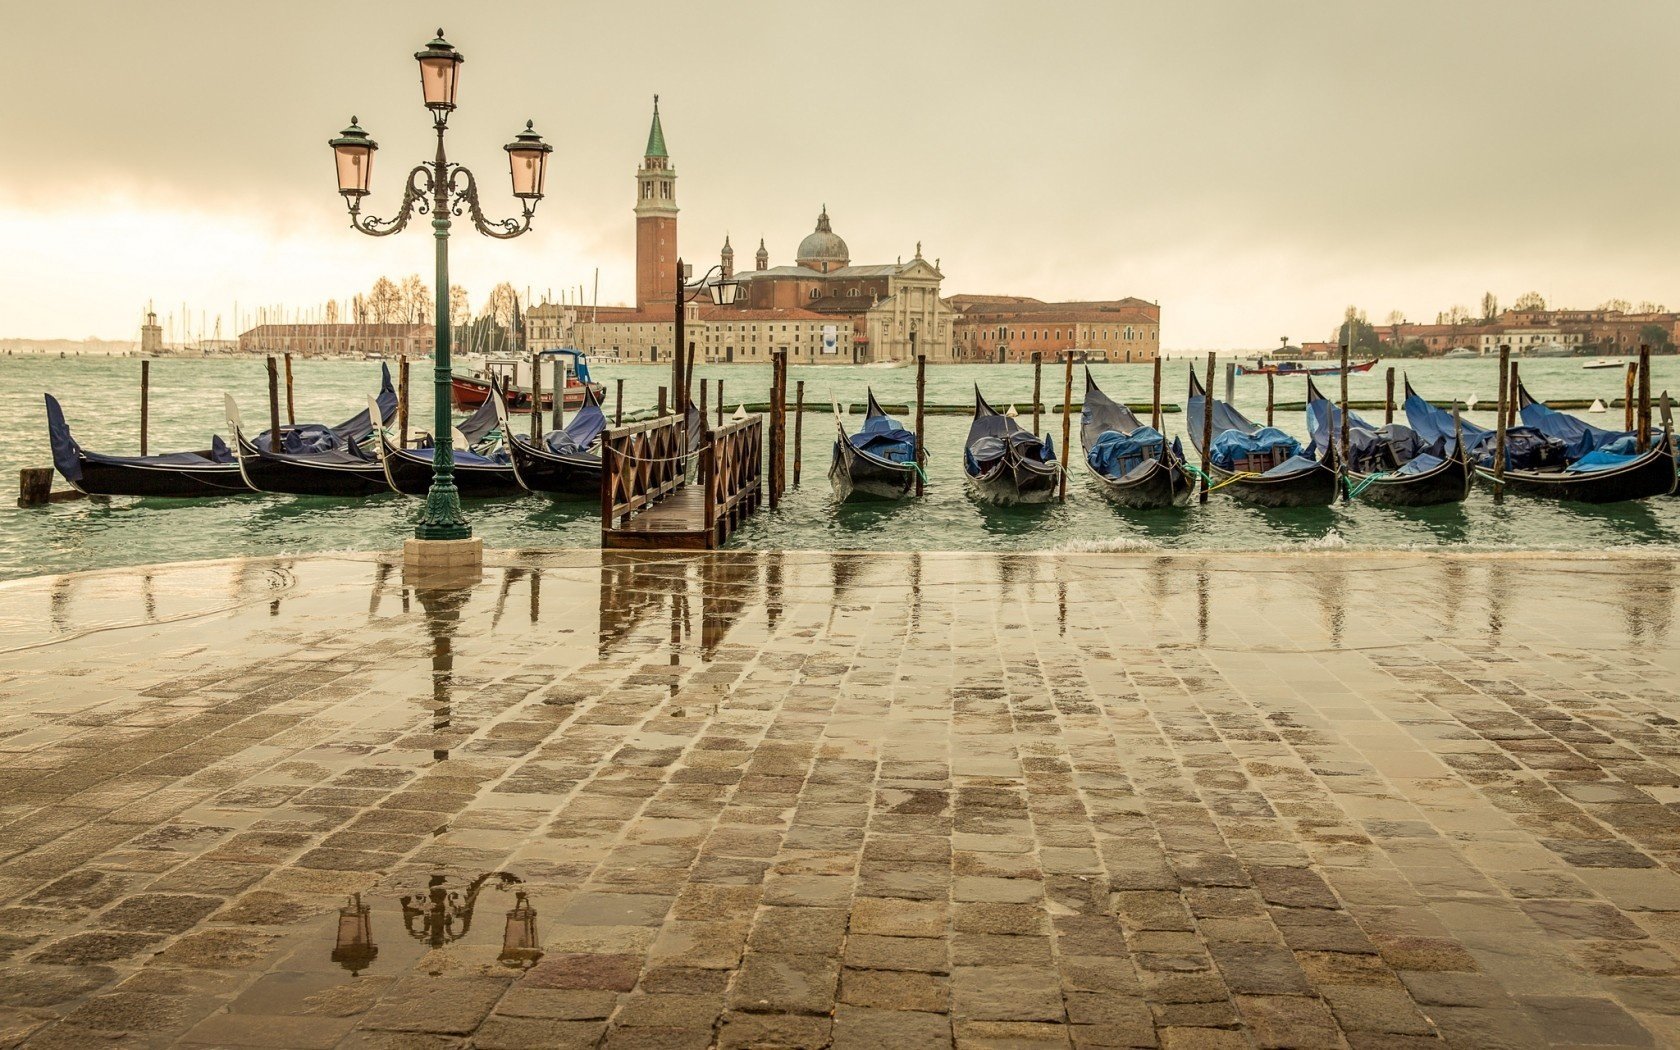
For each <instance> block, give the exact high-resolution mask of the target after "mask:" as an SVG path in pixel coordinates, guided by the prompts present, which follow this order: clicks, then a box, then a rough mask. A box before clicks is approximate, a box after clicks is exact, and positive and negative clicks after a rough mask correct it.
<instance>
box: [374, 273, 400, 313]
mask: <svg viewBox="0 0 1680 1050" xmlns="http://www.w3.org/2000/svg"><path fill="white" fill-rule="evenodd" d="M368 312H369V313H371V314H372V315H373V323H374V324H392V323H393V322H396V321H398V320H400V319H401V318H402V316H403V300H402V289H401V288H399V287H398V286H397V284H396V282H395V281H392V280H391V279H390V278H389V277H381V278H380V279H379V280H377V281H375V282H373V290H372V291H370V292H368Z"/></svg>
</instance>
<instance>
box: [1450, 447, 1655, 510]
mask: <svg viewBox="0 0 1680 1050" xmlns="http://www.w3.org/2000/svg"><path fill="white" fill-rule="evenodd" d="M1476 476H1477V477H1478V478H1480V479H1481V481H1482V483H1483V484H1486V485H1488V486H1493V485H1494V484H1495V479H1494V476H1493V469H1492V468H1491V467H1480V466H1479V467H1477V468H1476ZM1504 485H1505V490H1506V491H1507V492H1514V493H1516V494H1517V495H1519V496H1529V497H1531V498H1534V499H1549V500H1560V501H1563V502H1568V503H1597V504H1604V503H1624V502H1627V501H1628V500H1641V499H1650V498H1651V497H1653V496H1667V495H1670V494H1672V493H1673V492H1674V489H1675V464H1674V446H1673V444H1672V443H1671V442H1668V441H1662V442H1659V443H1658V444H1657V445H1656V446H1655V447H1654V448H1652V449H1651V450H1650V451H1649V452H1647V453H1645V454H1644V455H1642V456H1640V457H1639V458H1638V459H1635V460H1633V461H1632V462H1630V463H1628V464H1626V465H1624V466H1620V467H1615V468H1613V469H1610V470H1594V471H1584V472H1579V473H1571V472H1569V471H1566V470H1562V471H1555V472H1544V473H1542V472H1538V471H1530V470H1507V471H1506V472H1505V478H1504Z"/></svg>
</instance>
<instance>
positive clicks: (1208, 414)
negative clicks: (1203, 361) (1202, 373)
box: [1191, 350, 1219, 503]
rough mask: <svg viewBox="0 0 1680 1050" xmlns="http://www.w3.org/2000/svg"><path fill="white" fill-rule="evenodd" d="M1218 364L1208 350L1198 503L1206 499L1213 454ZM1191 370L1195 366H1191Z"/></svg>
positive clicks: (1203, 396) (1214, 355) (1204, 385)
mask: <svg viewBox="0 0 1680 1050" xmlns="http://www.w3.org/2000/svg"><path fill="white" fill-rule="evenodd" d="M1218 365H1219V356H1218V354H1217V353H1216V352H1215V351H1212V350H1209V351H1208V363H1207V382H1206V383H1204V384H1203V387H1202V484H1201V491H1200V492H1199V493H1198V494H1197V496H1196V500H1197V502H1199V503H1206V502H1207V501H1208V467H1209V466H1210V465H1211V464H1212V454H1213V370H1214V369H1215V368H1216V367H1218ZM1191 367H1192V370H1193V369H1194V367H1195V366H1193V365H1192V366H1191Z"/></svg>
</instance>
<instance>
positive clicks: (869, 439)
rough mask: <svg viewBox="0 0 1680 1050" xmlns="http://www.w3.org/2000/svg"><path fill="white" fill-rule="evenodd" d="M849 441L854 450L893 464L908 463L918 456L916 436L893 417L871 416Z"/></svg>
mask: <svg viewBox="0 0 1680 1050" xmlns="http://www.w3.org/2000/svg"><path fill="white" fill-rule="evenodd" d="M849 440H850V441H851V443H852V447H853V448H855V449H859V450H861V451H863V452H867V453H869V454H870V455H872V456H875V457H877V458H880V459H884V460H888V461H890V462H893V463H908V462H910V461H911V460H912V459H914V458H915V454H916V435H914V434H912V433H910V431H908V430H905V429H904V427H903V426H902V425H900V424H899V422H898V420H896V419H894V418H892V417H891V416H870V417H869V418H867V419H865V420H864V421H863V427H862V428H861V429H859V430H858V432H857V433H856V434H853V435H851V437H850V439H849Z"/></svg>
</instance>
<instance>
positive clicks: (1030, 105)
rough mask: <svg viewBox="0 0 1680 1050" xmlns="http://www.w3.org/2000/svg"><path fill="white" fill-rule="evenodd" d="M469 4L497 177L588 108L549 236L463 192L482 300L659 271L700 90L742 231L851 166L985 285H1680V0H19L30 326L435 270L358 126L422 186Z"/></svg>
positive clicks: (874, 220) (487, 191) (791, 232)
mask: <svg viewBox="0 0 1680 1050" xmlns="http://www.w3.org/2000/svg"><path fill="white" fill-rule="evenodd" d="M439 24H441V25H442V26H443V27H444V28H445V30H446V35H447V36H448V38H449V40H450V41H451V42H452V43H454V44H455V45H456V46H457V47H458V48H460V50H461V51H462V52H463V53H464V54H465V56H466V64H465V66H464V68H463V71H462V77H461V86H460V96H459V102H460V108H459V110H458V111H457V112H456V113H455V115H454V117H453V118H452V120H451V131H450V152H451V159H453V160H458V161H460V162H461V163H463V164H465V165H467V166H468V167H470V168H472V169H474V171H475V173H476V174H477V175H478V180H479V185H480V190H481V193H482V194H483V196H484V198H485V204H486V210H487V211H488V212H491V213H492V214H493V215H496V216H500V215H505V214H512V213H513V212H514V211H515V210H516V209H515V207H514V202H513V199H512V197H511V196H510V195H509V192H508V177H507V170H506V160H505V155H504V154H503V153H502V151H501V146H502V144H503V143H505V142H507V141H508V140H509V139H511V138H512V136H513V134H514V132H515V131H517V130H518V129H519V128H521V127H523V125H524V122H525V120H527V119H530V120H534V121H535V122H536V127H537V130H539V131H540V132H542V133H543V135H544V136H545V137H546V138H547V140H548V141H549V142H551V143H552V144H553V145H554V147H555V152H554V154H553V155H552V158H551V164H550V172H549V177H548V191H549V193H548V197H547V198H546V199H545V200H544V201H543V202H542V204H541V205H540V207H539V208H538V210H537V214H536V221H535V228H534V229H533V231H532V232H531V233H530V234H527V235H526V236H525V237H522V238H520V239H518V240H516V241H506V242H504V241H495V240H491V239H489V238H486V237H481V236H479V235H477V234H476V233H474V232H472V231H471V230H470V229H464V228H463V227H462V226H461V225H459V224H458V225H457V226H456V236H455V237H454V238H453V239H452V241H451V252H452V256H451V260H452V261H451V266H452V276H453V277H454V279H455V281H456V282H457V283H460V284H463V285H465V286H466V287H467V288H468V289H469V291H470V293H471V295H472V299H473V302H474V304H475V306H476V305H477V304H478V303H479V302H481V301H482V300H483V298H484V296H485V295H486V293H488V291H489V289H490V287H491V286H492V285H493V284H495V283H496V282H497V281H502V280H506V281H509V282H511V283H513V284H514V285H515V287H518V288H530V289H532V290H533V292H534V293H535V295H536V297H537V298H538V299H541V298H542V297H543V296H544V294H545V293H547V292H549V291H550V290H552V293H553V295H554V296H555V298H557V299H558V298H559V296H560V294H561V289H566V288H572V289H575V288H577V287H578V286H579V285H583V286H584V288H585V297H586V299H587V298H588V297H589V296H590V295H591V294H593V293H592V289H593V287H594V282H595V280H596V272H597V270H598V271H599V301H600V302H601V303H602V304H603V305H605V304H611V303H622V302H626V301H628V300H629V298H630V297H631V296H632V295H633V288H634V269H633V267H634V250H635V242H634V227H633V217H632V214H631V208H632V206H633V204H634V196H635V169H636V165H637V163H638V162H639V159H640V156H641V153H642V149H643V146H644V144H645V142H646V137H647V129H648V118H649V114H650V109H651V97H652V95H654V94H655V93H658V94H659V96H660V99H661V102H660V109H661V113H662V116H663V120H664V128H665V134H666V141H667V143H668V144H669V147H670V152H671V158H672V162H673V164H674V166H675V168H676V170H677V174H678V179H677V199H678V203H679V205H680V206H681V208H682V213H681V217H680V220H679V241H680V246H681V248H682V250H683V252H684V255H685V256H686V257H688V258H689V259H690V260H691V261H694V262H697V263H699V264H700V267H701V268H703V267H704V266H707V265H710V264H711V263H713V262H715V261H716V260H717V252H718V249H719V247H720V246H721V244H722V242H723V238H724V236H725V234H728V235H729V236H730V237H731V238H732V241H733V244H734V246H735V248H736V252H737V255H736V258H737V260H738V262H740V263H742V264H743V265H744V264H748V263H750V261H751V257H752V253H753V251H754V250H755V249H756V248H757V245H758V240H759V238H760V237H763V238H764V239H765V241H766V245H767V247H768V248H769V251H770V256H771V261H772V263H773V264H776V263H786V262H791V257H792V254H793V250H794V248H795V246H796V245H797V244H798V242H799V239H800V238H801V237H803V236H804V235H805V234H806V233H808V232H809V231H810V230H811V229H812V227H813V226H814V224H815V220H816V215H817V212H818V210H819V209H820V208H821V207H822V206H823V205H824V204H825V203H826V204H827V206H828V210H829V214H830V216H831V217H832V220H833V225H834V229H835V231H836V232H837V233H839V234H840V235H841V236H843V237H844V238H845V239H846V241H847V242H848V244H849V246H850V248H851V253H852V258H853V261H854V262H860V263H867V262H888V261H892V260H893V259H895V258H898V257H900V256H903V257H908V256H910V255H911V254H913V253H914V251H915V249H916V244H917V242H918V241H920V242H921V243H922V246H923V251H924V253H925V255H926V256H927V257H928V258H930V259H931V258H937V259H938V260H939V261H940V265H941V268H942V269H943V271H944V273H945V282H944V286H943V291H944V293H945V294H947V295H950V294H956V293H988V294H1022V295H1033V296H1037V297H1039V298H1044V299H1079V298H1118V297H1122V296H1138V297H1140V298H1144V299H1149V300H1153V301H1157V302H1159V303H1160V304H1161V312H1162V321H1161V328H1162V342H1163V345H1164V346H1165V347H1166V348H1168V349H1169V350H1172V349H1181V350H1188V349H1201V348H1222V349H1223V348H1236V349H1243V348H1257V347H1270V346H1273V345H1276V343H1277V340H1278V339H1279V337H1281V336H1288V337H1289V338H1290V339H1291V340H1294V341H1298V340H1300V339H1303V338H1304V339H1322V338H1327V337H1328V334H1329V333H1330V331H1331V330H1332V329H1333V327H1334V326H1335V324H1336V322H1337V321H1338V320H1339V319H1340V316H1341V313H1342V311H1343V309H1344V308H1345V307H1346V306H1348V305H1350V304H1351V305H1356V306H1358V307H1359V308H1361V309H1363V310H1365V311H1366V312H1367V314H1368V315H1369V316H1370V317H1371V318H1372V319H1374V320H1377V319H1384V318H1386V317H1388V316H1389V314H1390V313H1391V312H1392V311H1396V310H1398V311H1400V312H1402V313H1404V314H1405V315H1406V316H1407V317H1408V318H1410V319H1411V320H1414V321H1432V320H1434V318H1435V315H1436V314H1437V313H1438V312H1440V311H1444V310H1447V309H1448V308H1450V307H1451V306H1453V305H1455V304H1459V305H1463V306H1466V307H1470V308H1472V309H1474V308H1476V307H1478V306H1479V303H1480V300H1481V296H1482V293H1483V292H1484V291H1493V292H1494V293H1495V294H1496V295H1497V296H1498V297H1499V298H1500V300H1501V301H1502V302H1504V303H1507V304H1508V303H1509V302H1511V301H1512V300H1514V299H1515V298H1516V297H1517V296H1518V295H1521V294H1522V293H1524V292H1528V291H1538V292H1540V293H1541V294H1542V295H1543V296H1545V297H1546V298H1547V300H1548V301H1549V302H1551V303H1553V304H1554V305H1574V306H1592V305H1596V304H1597V303H1599V302H1601V301H1603V300H1606V299H1610V298H1622V299H1628V300H1631V301H1634V302H1639V301H1642V300H1651V301H1656V302H1661V303H1666V304H1668V305H1669V306H1672V307H1676V308H1680V252H1676V251H1675V250H1674V245H1675V239H1676V238H1675V235H1676V232H1677V230H1680V196H1677V193H1676V190H1677V188H1680V187H1677V185H1676V180H1677V175H1676V173H1677V172H1680V163H1677V161H1680V136H1676V134H1675V127H1676V124H1677V117H1680V90H1677V87H1680V85H1677V84H1676V83H1675V81H1676V79H1677V78H1680V72H1677V69H1680V67H1677V66H1676V64H1675V63H1674V61H1673V56H1674V54H1675V53H1676V49H1677V47H1680V4H1676V3H1673V2H1672V0H1648V2H1647V0H1635V2H1618V0H1608V2H1603V3H1591V4H1589V3H1580V2H1570V3H1560V2H1552V0H1511V2H1491V0H1439V2H1438V0H1407V2H1405V3H1378V2H1372V0H1336V2H1329V0H1325V2H1296V0H1269V2H1255V0H1200V2H1196V0H1187V2H1184V3H1161V2H1159V0H1149V2H1137V3H1134V2H1130V0H1092V2H1072V0H1066V2H1040V3H1033V4H1028V3H1024V2H1020V0H1008V2H993V0H967V2H963V3H946V2H937V0H929V2H918V3H914V4H905V3H899V2H892V3H885V2H883V3H877V2H873V0H854V2H852V3H848V4H841V5H836V4H833V3H825V4H811V3H803V2H793V0H778V2H768V0H731V2H730V3H728V4H691V3H682V4H667V3H664V2H661V0H641V2H638V3H623V2H611V3H580V2H565V0H547V2H543V3H533V4H515V3H489V2H487V3H476V4H437V3H426V2H416V0H404V2H400V3H399V2H375V0H356V2H345V0H334V2H314V0H291V2H288V3H284V4H257V3H251V2H237V3H227V2H225V0H199V2H183V0H152V2H149V3H146V4H134V3H127V2H122V0H107V2H102V3H95V2H87V0H55V2H54V3H51V4H46V3H31V4H22V3H19V4H14V5H11V7H10V8H9V10H8V19H7V25H8V28H9V29H10V31H11V32H10V38H11V40H12V41H13V45H14V46H13V47H12V48H10V49H8V55H7V59H6V61H7V62H9V63H10V64H12V66H13V67H14V73H13V74H12V75H11V76H10V77H9V78H8V79H9V80H10V82H11V83H12V84H13V85H14V90H13V93H12V96H11V104H10V105H8V106H6V107H4V108H3V109H0V141H3V142H5V144H6V148H5V149H4V150H0V245H3V246H4V250H3V252H0V287H3V289H4V293H3V295H0V337H33V338H57V337H63V338H83V337H102V338H112V339H130V338H134V337H135V336H136V334H137V328H138V324H139V320H140V315H141V313H142V311H143V310H144V308H145V305H146V303H147V302H148V301H153V302H155V303H156V305H157V309H158V311H159V313H160V314H163V315H165V316H169V315H177V318H176V320H175V322H174V323H176V324H179V320H178V316H179V315H189V316H191V317H192V319H193V320H192V325H193V327H195V328H196V327H197V326H198V325H199V320H198V319H199V318H200V317H201V316H203V317H206V318H209V319H212V320H210V321H208V322H207V323H210V324H213V323H214V322H213V318H214V317H215V316H216V315H217V314H221V315H222V316H223V318H224V322H223V323H224V325H225V326H226V327H227V329H229V330H231V329H232V328H233V327H235V326H234V323H233V322H234V318H235V313H234V311H235V310H236V309H237V310H238V312H239V318H240V319H241V320H249V318H250V317H251V316H252V315H253V314H254V312H255V311H256V310H257V308H258V307H259V306H261V307H267V308H268V309H269V310H270V311H279V310H282V309H284V310H305V309H313V308H315V307H317V306H318V305H319V304H321V303H323V302H325V301H326V300H327V299H329V298H337V299H341V300H343V299H348V298H349V297H350V296H351V295H353V294H355V293H356V292H358V291H363V290H365V289H366V288H367V287H368V286H370V285H371V284H372V283H373V282H374V280H375V279H377V278H378V277H379V276H381V275H389V276H392V277H393V278H398V277H401V276H403V275H405V274H408V273H421V274H424V275H426V276H427V279H428V280H430V273H431V257H432V254H431V252H432V246H431V244H430V243H428V238H427V236H426V234H427V233H429V230H428V229H427V228H426V227H425V226H424V225H423V224H419V223H417V224H415V225H413V226H411V227H410V228H409V230H408V231H406V232H405V233H404V234H401V235H398V236H394V237H389V238H370V237H364V236H360V235H358V234H356V233H355V232H353V231H352V230H351V229H350V228H349V224H348V220H347V218H346V215H345V211H344V207H343V204H342V201H341V199H340V198H339V197H338V196H337V193H336V192H335V182H334V176H333V172H332V163H331V153H330V150H329V149H328V148H327V145H326V140H327V139H328V138H330V137H331V136H332V135H334V134H336V133H337V132H338V131H339V129H340V128H342V127H343V126H344V124H345V123H346V122H347V120H348V119H349V117H350V116H351V115H352V114H354V115H356V116H357V117H359V118H360V120H361V124H362V126H363V127H365V128H367V129H368V131H369V132H370V133H371V134H372V135H373V136H374V137H375V138H376V139H377V140H378V141H379V143H380V146H381V149H380V150H379V153H378V155H377V158H376V161H375V167H374V186H373V190H374V192H373V196H372V197H371V198H370V201H369V205H368V210H369V211H371V212H373V213H375V214H379V215H388V214H389V213H390V212H391V210H392V209H393V208H394V207H395V205H396V202H397V200H398V199H399V197H400V195H401V187H402V182H403V175H404V173H405V172H406V170H407V169H408V168H409V167H411V166H412V165H413V164H415V163H418V162H420V161H422V160H425V159H428V158H429V157H430V143H429V138H430V130H429V122H428V119H427V116H426V114H425V112H424V110H423V109H422V107H421V104H420V92H419V78H418V74H417V71H416V66H415V63H414V60H413V57H412V56H413V52H414V51H415V50H416V49H418V48H419V47H421V46H422V45H424V44H425V42H426V41H427V40H428V39H429V38H430V37H431V35H432V31H433V30H434V29H435V28H436V27H437V26H438V25H439ZM18 67H21V68H18ZM18 85H21V86H22V87H23V90H22V91H21V93H20V92H19V91H18V90H17V86H18ZM572 294H575V293H572Z"/></svg>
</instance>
